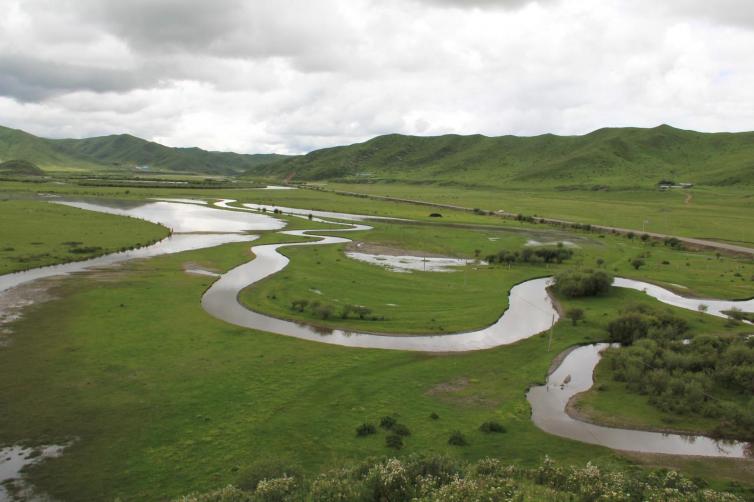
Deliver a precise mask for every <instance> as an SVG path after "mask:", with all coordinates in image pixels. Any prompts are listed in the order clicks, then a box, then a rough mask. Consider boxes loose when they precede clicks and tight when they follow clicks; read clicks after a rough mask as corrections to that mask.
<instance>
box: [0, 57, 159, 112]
mask: <svg viewBox="0 0 754 502" xmlns="http://www.w3.org/2000/svg"><path fill="white" fill-rule="evenodd" d="M154 84H155V81H150V80H149V79H145V78H144V75H136V74H134V73H132V72H129V71H126V70H119V69H102V68H91V67H83V66H78V65H71V64H65V63H57V62H52V61H44V60H40V59H33V58H30V57H22V56H14V55H0V95H2V96H10V97H13V98H16V99H18V100H19V101H37V100H43V99H45V98H49V97H50V96H54V95H57V94H60V93H64V92H72V91H82V90H83V91H94V92H106V91H127V90H130V89H134V88H137V87H139V86H151V85H154Z"/></svg>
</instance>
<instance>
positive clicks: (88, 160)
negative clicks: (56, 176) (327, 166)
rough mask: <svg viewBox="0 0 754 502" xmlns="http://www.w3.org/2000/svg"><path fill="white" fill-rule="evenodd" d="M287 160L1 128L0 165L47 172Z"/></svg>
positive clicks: (190, 168) (219, 169) (227, 169)
mask: <svg viewBox="0 0 754 502" xmlns="http://www.w3.org/2000/svg"><path fill="white" fill-rule="evenodd" d="M283 158H285V156H283V155H277V154H253V155H247V154H238V153H230V152H210V151H206V150H202V149H200V148H170V147H167V146H164V145H160V144H159V143H154V142H151V141H147V140H144V139H141V138H137V137H135V136H131V135H129V134H118V135H113V136H102V137H96V138H86V139H46V138H40V137H37V136H34V135H32V134H29V133H27V132H24V131H20V130H17V129H10V128H7V127H1V126H0V162H2V161H7V160H11V159H21V160H25V161H28V162H32V163H34V164H36V165H38V166H40V167H42V168H43V169H46V170H83V171H90V170H96V171H100V172H101V171H109V172H112V171H125V172H128V171H134V170H138V171H176V172H195V173H206V174H224V175H234V174H240V173H243V172H246V171H248V170H250V169H254V168H257V167H259V166H261V165H264V164H267V163H270V162H274V161H277V160H280V159H283Z"/></svg>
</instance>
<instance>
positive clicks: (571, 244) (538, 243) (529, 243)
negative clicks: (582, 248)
mask: <svg viewBox="0 0 754 502" xmlns="http://www.w3.org/2000/svg"><path fill="white" fill-rule="evenodd" d="M560 243H562V244H563V246H565V247H567V248H578V247H579V245H578V244H576V243H574V242H571V241H545V242H542V241H538V240H535V239H529V240H527V241H526V244H524V246H528V247H532V246H557V245H558V244H560Z"/></svg>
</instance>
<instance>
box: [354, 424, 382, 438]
mask: <svg viewBox="0 0 754 502" xmlns="http://www.w3.org/2000/svg"><path fill="white" fill-rule="evenodd" d="M376 432H377V427H375V426H374V424H366V423H364V424H361V425H360V426H358V427H356V435H357V436H359V437H363V436H369V435H370V434H374V433H376Z"/></svg>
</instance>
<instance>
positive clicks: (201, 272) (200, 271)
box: [184, 268, 220, 277]
mask: <svg viewBox="0 0 754 502" xmlns="http://www.w3.org/2000/svg"><path fill="white" fill-rule="evenodd" d="M184 272H186V273H187V274H194V275H206V276H208V277H220V274H218V273H217V272H210V271H209V270H203V269H201V268H187V269H185V270H184Z"/></svg>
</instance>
